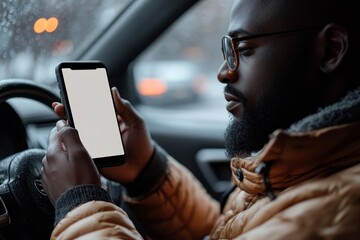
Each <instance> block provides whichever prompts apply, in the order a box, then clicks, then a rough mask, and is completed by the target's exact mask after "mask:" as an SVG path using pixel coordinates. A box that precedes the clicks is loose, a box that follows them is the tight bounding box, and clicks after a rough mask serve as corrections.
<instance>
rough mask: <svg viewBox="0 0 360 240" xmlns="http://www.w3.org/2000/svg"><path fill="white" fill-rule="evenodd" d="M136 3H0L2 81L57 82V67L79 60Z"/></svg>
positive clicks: (52, 0)
mask: <svg viewBox="0 0 360 240" xmlns="http://www.w3.org/2000/svg"><path fill="white" fill-rule="evenodd" d="M131 2H132V0H121V1H118V0H76V1H73V0H64V1H58V0H26V1H21V0H5V1H2V2H1V4H0V17H1V18H0V79H6V78H26V79H34V80H36V81H39V82H44V83H46V84H53V83H54V82H55V74H54V69H55V65H56V64H57V63H58V62H60V61H63V60H70V59H76V56H77V54H79V53H80V52H81V51H83V50H84V48H85V47H86V46H88V45H89V44H90V43H91V41H92V40H94V39H95V37H96V36H98V35H99V34H100V33H101V31H102V30H104V28H105V27H106V26H107V25H109V23H111V21H112V20H113V19H114V18H115V17H117V16H118V15H119V14H120V13H121V11H122V10H123V9H125V7H126V6H128V5H129V4H130V3H131Z"/></svg>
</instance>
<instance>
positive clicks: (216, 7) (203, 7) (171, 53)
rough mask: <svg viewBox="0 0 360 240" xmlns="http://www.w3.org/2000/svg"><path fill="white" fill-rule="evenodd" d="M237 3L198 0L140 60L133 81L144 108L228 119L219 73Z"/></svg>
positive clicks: (188, 116) (189, 116) (183, 115)
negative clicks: (224, 43)
mask: <svg viewBox="0 0 360 240" xmlns="http://www.w3.org/2000/svg"><path fill="white" fill-rule="evenodd" d="M232 2H233V0H224V1H218V0H204V1H201V2H199V3H198V4H197V5H196V6H195V7H194V8H192V9H190V10H189V11H188V12H187V13H186V14H184V16H182V17H181V18H180V19H178V20H177V22H176V23H175V24H173V25H172V27H171V28H170V29H169V30H168V31H167V32H166V33H165V34H163V35H162V36H161V37H160V38H159V39H158V40H157V41H156V42H155V43H153V44H152V45H151V46H150V47H149V48H148V49H147V50H146V51H145V52H144V53H143V54H142V55H141V56H140V57H139V58H138V59H137V60H136V61H135V63H134V67H133V69H132V71H133V76H134V84H135V87H136V90H137V93H138V95H139V99H140V100H141V103H142V105H141V106H140V108H141V109H142V111H143V112H146V111H147V110H148V111H150V112H151V113H152V114H153V113H155V112H157V113H159V112H163V113H164V114H167V115H168V114H169V113H171V115H172V116H173V114H175V115H176V116H177V117H178V118H181V119H183V120H184V119H185V120H191V121H193V120H206V121H211V120H218V119H221V120H224V119H227V114H226V113H225V110H224V109H225V103H224V102H225V100H224V97H223V86H222V84H220V83H219V82H218V81H217V77H216V74H217V70H218V68H219V66H220V64H222V62H223V56H222V53H221V44H220V41H221V38H222V36H223V35H225V34H226V33H227V26H228V20H229V15H230V8H231V7H229V6H231V5H232ZM154 111H155V112H154ZM217 112H219V114H214V113H217ZM220 112H221V113H220ZM209 113H212V114H211V115H212V116H210V118H209Z"/></svg>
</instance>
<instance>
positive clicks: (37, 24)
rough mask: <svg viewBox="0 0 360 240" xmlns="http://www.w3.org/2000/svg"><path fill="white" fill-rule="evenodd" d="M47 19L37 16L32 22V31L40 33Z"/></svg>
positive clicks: (43, 29) (44, 27)
mask: <svg viewBox="0 0 360 240" xmlns="http://www.w3.org/2000/svg"><path fill="white" fill-rule="evenodd" d="M46 23H47V20H46V19H45V18H39V19H38V20H36V22H35V24H34V32H36V33H42V32H44V31H45V29H46Z"/></svg>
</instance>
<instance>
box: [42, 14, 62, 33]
mask: <svg viewBox="0 0 360 240" xmlns="http://www.w3.org/2000/svg"><path fill="white" fill-rule="evenodd" d="M58 25H59V21H58V20H57V18H55V17H51V18H49V19H48V20H47V24H46V29H45V30H46V31H47V32H49V33H51V32H54V31H55V30H56V29H57V27H58Z"/></svg>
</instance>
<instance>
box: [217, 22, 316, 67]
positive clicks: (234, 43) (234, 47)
mask: <svg viewBox="0 0 360 240" xmlns="http://www.w3.org/2000/svg"><path fill="white" fill-rule="evenodd" d="M319 29H320V27H312V28H298V29H292V30H287V31H279V32H271V33H260V34H254V35H248V36H244V37H234V38H232V37H230V36H228V35H225V36H224V37H223V38H222V40H221V50H222V53H223V57H224V60H225V61H226V64H227V66H228V68H229V70H230V71H232V72H234V71H236V70H237V69H238V68H239V65H240V60H239V54H238V53H237V50H238V45H239V42H241V41H245V40H251V39H258V38H263V37H268V36H275V35H280V34H288V33H295V32H304V31H318V30H319ZM226 40H230V42H231V50H232V54H233V57H234V59H235V65H234V67H231V63H229V60H228V59H229V58H228V57H227V56H226V53H225V51H224V48H225V44H226Z"/></svg>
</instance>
